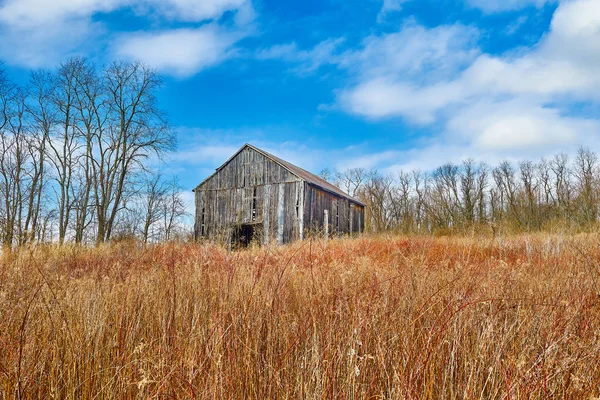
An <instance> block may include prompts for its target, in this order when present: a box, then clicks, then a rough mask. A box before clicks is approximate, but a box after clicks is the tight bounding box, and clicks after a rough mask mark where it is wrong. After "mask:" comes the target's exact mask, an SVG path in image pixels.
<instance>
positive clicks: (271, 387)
mask: <svg viewBox="0 0 600 400" xmlns="http://www.w3.org/2000/svg"><path fill="white" fill-rule="evenodd" d="M599 261H600V238H599V237H598V236H595V235H585V236H549V235H542V234H540V235H529V236H514V237H509V238H497V239H495V240H492V239H489V238H486V239H481V238H479V239H478V238H404V237H394V236H389V237H386V236H380V237H364V238H360V239H354V240H352V239H340V240H331V241H329V243H327V245H325V243H324V242H323V241H320V240H307V241H304V242H302V243H296V244H294V245H291V246H286V247H281V248H276V247H273V248H268V249H264V248H252V249H249V250H243V251H237V252H229V251H227V250H225V249H222V248H220V247H217V246H216V245H211V244H205V245H193V244H164V245H157V246H153V247H149V248H147V249H143V248H141V247H140V246H138V245H136V244H132V243H129V244H127V243H122V244H115V245H110V246H105V247H100V248H94V249H92V248H76V247H64V248H56V247H48V248H42V247H38V248H35V249H31V250H21V251H20V252H15V253H12V254H4V256H3V258H2V261H1V262H2V264H1V266H0V399H13V398H17V399H19V398H21V399H53V398H54V399H208V398H211V399H212V398H224V399H227V398H232V399H286V398H288V399H325V398H326V399H335V398H342V399H524V398H556V399H563V398H574V399H575V398H577V399H580V398H581V399H593V398H596V397H598V396H600V387H599V386H600V362H599V361H598V360H600V319H599V318H600V270H599V268H598V262H599Z"/></svg>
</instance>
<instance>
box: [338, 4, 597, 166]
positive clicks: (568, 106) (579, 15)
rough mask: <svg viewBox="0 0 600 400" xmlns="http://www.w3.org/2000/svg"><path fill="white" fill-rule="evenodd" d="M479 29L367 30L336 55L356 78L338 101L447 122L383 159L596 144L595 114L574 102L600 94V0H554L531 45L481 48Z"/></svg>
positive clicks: (485, 155)
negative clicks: (357, 43)
mask: <svg viewBox="0 0 600 400" xmlns="http://www.w3.org/2000/svg"><path fill="white" fill-rule="evenodd" d="M511 4H512V6H514V7H516V3H511ZM536 4H537V3H536ZM539 4H540V5H542V4H541V3H539ZM505 6H506V7H508V6H509V4H505ZM512 6H511V7H512ZM490 9H491V8H490ZM438 37H439V38H441V39H440V40H436V39H435V38H438ZM476 37H477V33H476V32H473V31H469V28H465V27H461V26H451V27H438V28H434V29H426V28H423V27H418V26H405V27H403V28H402V29H401V30H400V31H399V32H397V33H393V34H387V35H383V36H372V37H370V38H368V39H367V40H365V41H364V43H363V47H362V48H361V49H360V50H358V51H355V52H354V53H347V54H346V58H345V59H343V61H342V62H340V64H339V65H340V67H341V68H345V69H347V70H348V71H350V72H351V76H352V77H353V81H354V82H353V83H351V84H349V85H348V86H347V87H346V88H344V89H342V90H340V91H338V102H337V105H338V106H339V107H340V108H341V109H342V110H345V111H346V112H348V113H351V114H355V115H359V116H362V117H365V118H368V119H371V120H377V119H384V118H388V119H389V118H396V117H400V118H402V119H404V120H405V121H408V122H410V123H412V124H417V125H429V124H433V123H436V124H438V126H439V125H441V126H442V127H444V128H443V130H442V131H440V132H439V133H437V134H435V135H434V136H433V137H432V138H431V143H429V144H424V145H422V147H421V148H419V149H416V150H415V151H410V152H405V153H403V154H402V155H401V156H400V157H399V159H402V160H403V161H402V163H400V164H398V163H391V164H389V163H386V162H383V163H382V165H383V168H388V169H389V170H396V169H397V168H399V166H411V167H414V166H418V167H422V166H424V165H429V166H431V165H439V164H440V163H443V162H445V161H455V162H456V161H459V160H460V159H461V158H466V157H474V158H476V159H478V160H486V161H489V162H494V161H498V160H499V159H502V158H511V157H520V158H527V157H541V156H545V155H549V154H552V153H556V152H558V151H563V150H564V151H574V150H575V149H576V148H577V146H579V145H586V146H590V147H591V148H595V149H598V150H600V145H598V144H597V143H600V118H591V117H581V116H578V115H577V108H578V106H577V104H587V105H591V104H598V103H600V2H598V1H597V0H572V1H568V2H564V3H561V4H560V5H559V7H558V8H557V10H556V11H555V13H554V16H553V19H552V23H551V26H550V29H549V31H548V33H547V34H546V35H544V36H543V37H542V39H541V40H540V42H539V43H538V44H537V45H535V46H534V47H532V48H530V49H519V51H517V52H512V53H509V54H506V55H501V56H493V55H489V54H481V53H480V51H479V50H478V49H477V47H476V45H475V43H474V38H476ZM432 163H433V164H432ZM388 164H389V165H388ZM386 165H387V166H386Z"/></svg>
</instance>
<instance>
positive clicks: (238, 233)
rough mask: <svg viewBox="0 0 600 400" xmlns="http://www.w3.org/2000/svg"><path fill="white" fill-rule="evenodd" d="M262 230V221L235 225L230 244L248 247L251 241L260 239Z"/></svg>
mask: <svg viewBox="0 0 600 400" xmlns="http://www.w3.org/2000/svg"><path fill="white" fill-rule="evenodd" d="M262 230H263V228H262V222H258V223H251V224H240V225H237V226H236V227H235V229H234V230H233V237H232V244H234V245H237V246H238V247H248V246H250V244H251V243H252V241H260V237H261V234H262Z"/></svg>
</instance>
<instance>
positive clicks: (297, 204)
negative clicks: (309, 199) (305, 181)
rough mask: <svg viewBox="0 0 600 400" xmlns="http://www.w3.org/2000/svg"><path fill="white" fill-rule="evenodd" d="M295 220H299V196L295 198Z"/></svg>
mask: <svg viewBox="0 0 600 400" xmlns="http://www.w3.org/2000/svg"><path fill="white" fill-rule="evenodd" d="M296 220H297V221H299V220H300V196H298V198H297V199H296Z"/></svg>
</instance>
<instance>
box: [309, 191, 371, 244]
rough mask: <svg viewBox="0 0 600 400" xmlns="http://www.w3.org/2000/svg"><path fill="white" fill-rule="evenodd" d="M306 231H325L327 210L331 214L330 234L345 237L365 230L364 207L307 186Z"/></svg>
mask: <svg viewBox="0 0 600 400" xmlns="http://www.w3.org/2000/svg"><path fill="white" fill-rule="evenodd" d="M304 204H305V209H304V225H305V230H306V231H313V232H314V231H317V232H320V231H323V230H324V215H325V210H327V211H328V212H329V233H330V234H331V235H336V234H337V235H343V234H353V233H360V232H363V230H364V207H363V206H361V205H359V204H356V203H354V202H352V201H350V200H348V199H344V198H342V197H339V196H337V195H335V194H333V193H330V192H327V191H325V190H323V189H321V188H318V187H316V186H313V185H310V184H306V188H305V191H304Z"/></svg>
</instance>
